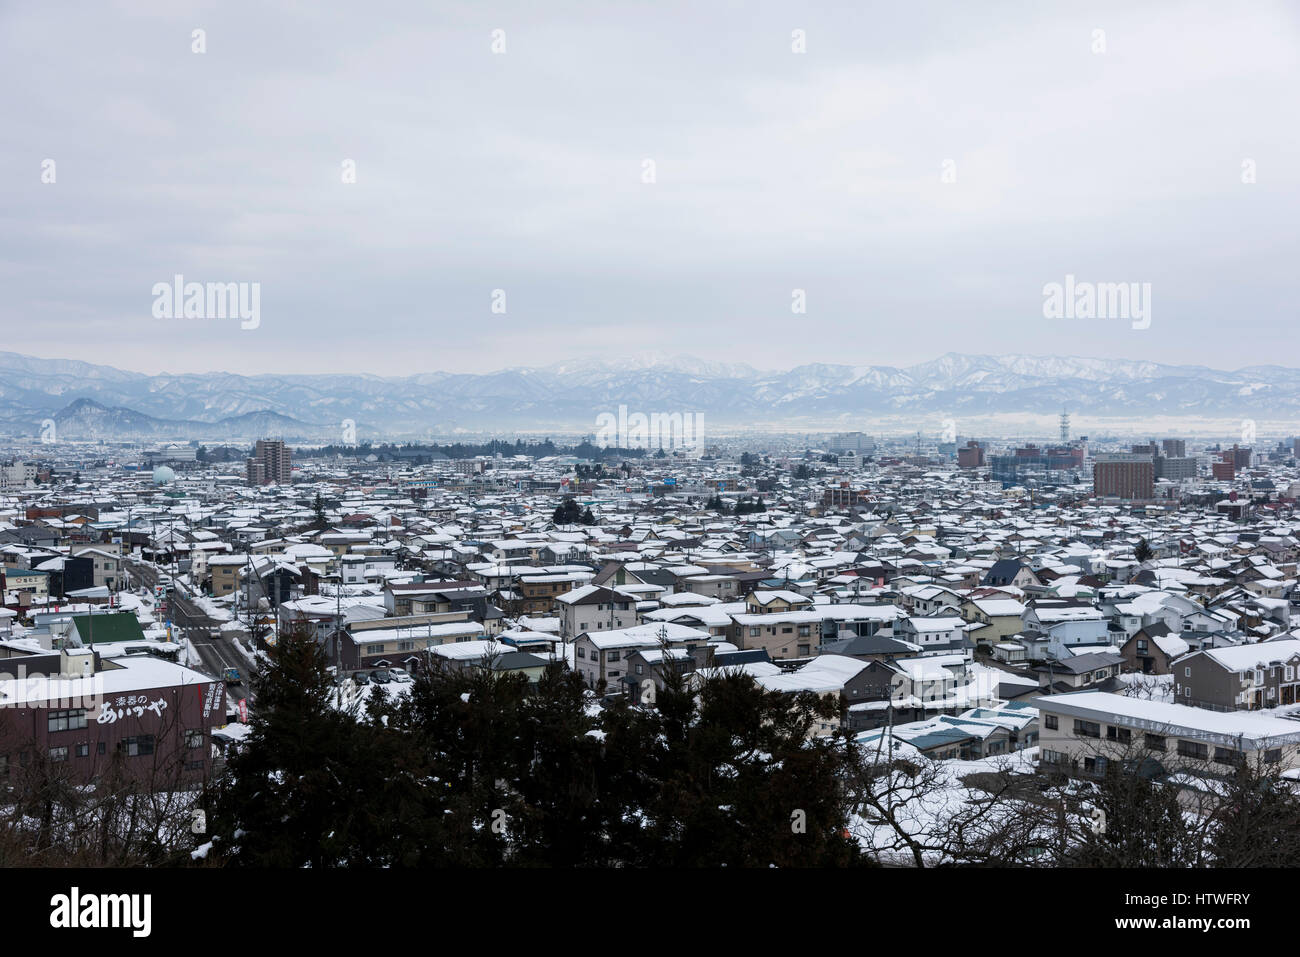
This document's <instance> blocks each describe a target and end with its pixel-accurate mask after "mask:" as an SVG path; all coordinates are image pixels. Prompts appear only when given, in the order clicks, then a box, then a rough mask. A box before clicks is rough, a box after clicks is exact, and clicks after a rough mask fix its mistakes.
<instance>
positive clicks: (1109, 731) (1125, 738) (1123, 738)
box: [1106, 724, 1133, 744]
mask: <svg viewBox="0 0 1300 957" xmlns="http://www.w3.org/2000/svg"><path fill="white" fill-rule="evenodd" d="M1106 739H1107V740H1108V741H1118V742H1119V743H1120V744H1128V743H1129V741H1131V740H1132V739H1133V732H1132V731H1130V730H1129V729H1128V728H1117V727H1115V726H1114V725H1113V724H1109V725H1107V726H1106Z"/></svg>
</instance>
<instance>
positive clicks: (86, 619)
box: [72, 611, 145, 645]
mask: <svg viewBox="0 0 1300 957" xmlns="http://www.w3.org/2000/svg"><path fill="white" fill-rule="evenodd" d="M92 618H93V619H94V621H93V622H92V621H91V619H92ZM72 624H73V627H74V628H76V629H77V634H78V635H79V636H80V637H81V643H82V644H83V645H89V644H91V640H92V638H93V640H94V643H95V644H97V645H110V644H116V643H117V642H119V641H144V640H145V638H144V631H142V630H141V628H140V622H139V621H138V620H137V619H136V617H135V615H133V614H132V613H131V612H129V611H119V612H113V613H110V614H106V615H73V616H72Z"/></svg>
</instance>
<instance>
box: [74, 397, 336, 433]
mask: <svg viewBox="0 0 1300 957" xmlns="http://www.w3.org/2000/svg"><path fill="white" fill-rule="evenodd" d="M48 418H51V419H53V420H54V425H55V429H56V433H55V434H57V435H59V436H61V437H63V438H65V439H99V438H115V437H132V438H157V439H191V438H194V439H198V438H204V439H218V438H222V439H232V440H233V439H246V438H248V437H250V436H265V435H283V436H285V437H286V438H298V439H306V438H321V437H326V438H328V437H332V430H326V429H322V428H321V427H320V426H312V425H309V424H307V423H304V422H299V421H298V420H296V419H293V418H290V417H289V416H285V415H280V414H279V413H276V412H268V411H266V410H261V411H258V412H248V413H245V414H244V415H236V416H230V417H227V418H223V419H220V420H218V421H217V422H199V421H194V420H187V419H160V418H155V417H154V416H151V415H146V414H145V413H143V412H137V411H136V410H135V409H128V408H124V407H122V406H114V407H111V408H110V407H107V406H103V405H100V404H99V403H98V402H95V401H94V400H93V399H84V398H83V399H77V400H75V401H74V402H71V403H69V404H68V405H67V406H66V407H64V408H62V409H59V410H58V411H57V412H54V413H53V414H51V415H50V416H48Z"/></svg>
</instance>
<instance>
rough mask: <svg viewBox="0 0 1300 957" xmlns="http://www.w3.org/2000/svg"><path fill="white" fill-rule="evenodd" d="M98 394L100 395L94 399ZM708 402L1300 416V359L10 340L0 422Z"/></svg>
mask: <svg viewBox="0 0 1300 957" xmlns="http://www.w3.org/2000/svg"><path fill="white" fill-rule="evenodd" d="M78 400H88V401H78ZM620 405H625V406H627V408H628V410H629V411H631V412H638V411H639V412H643V413H647V414H649V413H653V412H661V413H673V412H681V413H687V412H695V413H701V414H703V415H704V417H705V419H706V420H707V421H708V422H709V423H710V424H711V425H712V426H713V427H715V428H721V427H724V426H725V427H737V428H739V427H752V428H789V429H796V430H810V431H811V430H817V429H822V430H831V429H845V428H863V427H864V425H866V424H868V423H869V422H870V421H871V420H872V419H878V418H883V417H888V418H901V417H908V416H952V417H954V418H958V419H964V418H971V417H975V416H997V415H1007V414H1024V413H1032V414H1036V415H1054V414H1055V413H1057V412H1059V411H1061V410H1062V409H1068V410H1069V411H1070V412H1071V414H1076V415H1088V416H1094V417H1107V416H1114V417H1127V418H1130V419H1131V418H1135V417H1155V416H1160V417H1202V418H1204V417H1220V418H1232V417H1258V418H1261V419H1269V420H1273V421H1277V420H1285V419H1289V418H1296V419H1300V369H1291V368H1285V367H1282V366H1252V367H1249V368H1245V369H1238V370H1236V371H1224V370H1218V369H1210V368H1206V367H1204V366H1182V365H1169V364H1164V363H1159V362H1148V361H1132V360H1110V359H1089V358H1078V357H1055V356H1023V355H1017V356H969V355H958V354H952V353H950V354H948V355H944V356H941V357H939V358H938V359H935V360H933V361H930V362H923V363H920V364H918V365H912V366H906V367H894V366H849V365H835V364H828V363H818V364H813V365H802V366H798V367H796V368H793V369H788V370H776V371H772V370H760V369H755V368H753V367H751V366H748V365H744V364H739V363H725V362H710V361H707V360H701V359H696V358H693V357H690V356H656V355H648V356H641V357H638V358H632V359H615V360H606V361H592V360H572V361H567V362H560V363H555V364H553V365H549V366H542V367H536V368H524V367H516V368H509V369H502V370H499V371H496V372H488V373H459V372H428V373H422V374H419V375H412V376H403V377H384V376H377V375H369V374H355V375H336V374H321V375H312V374H306V375H254V376H244V375H235V374H232V373H225V372H210V373H201V374H183V375H170V374H159V375H147V374H144V373H139V372H127V371H123V370H121V369H116V368H113V367H111V366H103V365H93V364H91V363H86V362H80V361H73V360H64V359H40V358H34V357H31V356H24V355H18V354H16V353H0V432H3V433H6V434H9V435H15V436H18V435H28V436H30V435H36V434H38V433H39V431H40V427H41V422H42V421H43V420H45V419H47V418H53V419H54V420H55V422H56V424H57V425H58V426H59V428H60V433H61V434H62V435H65V436H66V437H68V438H76V437H81V436H89V435H97V436H100V437H111V436H117V437H124V438H125V437H133V436H149V437H161V436H163V435H165V434H170V435H174V436H175V437H178V438H179V437H207V438H212V437H223V436H229V437H232V438H233V437H241V436H242V437H250V436H255V435H258V434H267V432H268V430H273V431H274V433H275V434H283V435H285V437H286V438H307V437H324V438H336V437H337V435H338V432H339V429H340V427H341V424H342V423H343V422H344V421H345V420H351V421H352V422H353V423H355V426H356V429H357V431H358V433H359V434H362V435H370V436H374V435H392V436H415V435H428V434H429V433H430V432H431V431H432V432H437V433H439V434H448V433H450V432H452V431H453V430H455V429H471V430H518V431H536V430H547V429H554V430H569V431H594V424H595V422H596V417H597V416H598V415H600V414H601V413H605V412H609V413H615V414H617V411H618V407H619V406H620Z"/></svg>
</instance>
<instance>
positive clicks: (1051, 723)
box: [1043, 714, 1061, 731]
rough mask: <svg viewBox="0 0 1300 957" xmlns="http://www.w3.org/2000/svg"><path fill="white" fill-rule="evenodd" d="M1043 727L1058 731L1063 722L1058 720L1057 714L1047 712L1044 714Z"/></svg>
mask: <svg viewBox="0 0 1300 957" xmlns="http://www.w3.org/2000/svg"><path fill="white" fill-rule="evenodd" d="M1043 727H1045V728H1046V729H1047V730H1048V731H1056V730H1058V729H1059V728H1060V727H1061V722H1060V721H1059V720H1057V717H1056V715H1054V714H1045V715H1043Z"/></svg>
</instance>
